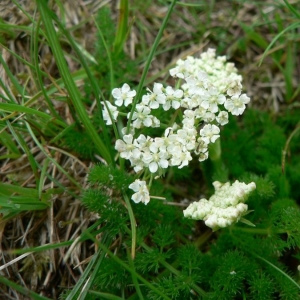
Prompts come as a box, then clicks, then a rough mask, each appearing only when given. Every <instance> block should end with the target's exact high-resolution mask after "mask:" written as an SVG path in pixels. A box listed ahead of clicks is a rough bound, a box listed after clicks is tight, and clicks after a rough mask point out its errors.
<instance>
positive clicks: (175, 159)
mask: <svg viewBox="0 0 300 300" xmlns="http://www.w3.org/2000/svg"><path fill="white" fill-rule="evenodd" d="M169 149H170V147H169ZM170 150H171V151H170V153H171V154H172V158H171V162H170V165H172V166H178V169H181V168H183V167H184V166H187V165H188V164H189V161H191V160H192V156H191V153H190V152H189V151H187V150H186V149H185V148H184V147H182V146H179V145H176V146H174V147H173V148H172V149H170Z"/></svg>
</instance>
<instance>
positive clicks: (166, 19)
mask: <svg viewBox="0 0 300 300" xmlns="http://www.w3.org/2000/svg"><path fill="white" fill-rule="evenodd" d="M176 2H177V0H173V1H172V3H171V5H170V7H169V9H168V12H167V14H166V16H165V18H164V20H163V23H162V25H161V27H160V29H159V32H158V34H157V36H156V38H155V41H154V43H153V46H152V48H151V50H150V53H149V56H148V59H147V61H146V65H145V68H144V70H143V73H142V76H141V80H140V83H139V85H138V88H137V92H136V96H135V98H134V101H133V103H132V108H131V111H130V116H129V120H128V123H127V133H128V132H130V125H131V120H132V116H133V112H134V110H135V107H136V105H137V103H138V101H139V99H140V97H141V94H142V88H143V86H144V82H145V79H146V76H147V73H148V70H149V68H150V64H151V62H152V59H153V57H154V54H155V51H156V49H157V47H158V44H159V41H160V39H161V37H162V34H163V32H164V29H165V28H166V26H167V23H168V21H169V18H170V16H171V13H172V11H173V8H174V6H175V4H176Z"/></svg>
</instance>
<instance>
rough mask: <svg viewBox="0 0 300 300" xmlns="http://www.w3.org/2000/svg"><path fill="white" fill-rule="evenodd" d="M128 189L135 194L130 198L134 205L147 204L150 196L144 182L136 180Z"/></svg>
mask: <svg viewBox="0 0 300 300" xmlns="http://www.w3.org/2000/svg"><path fill="white" fill-rule="evenodd" d="M129 188H130V189H132V190H133V191H134V192H135V193H134V194H133V195H132V197H131V199H132V200H133V201H134V202H135V203H139V202H143V203H144V204H145V205H147V204H148V203H149V201H150V195H149V191H148V188H147V185H146V181H142V180H139V179H136V180H135V181H134V182H133V183H131V184H130V185H129Z"/></svg>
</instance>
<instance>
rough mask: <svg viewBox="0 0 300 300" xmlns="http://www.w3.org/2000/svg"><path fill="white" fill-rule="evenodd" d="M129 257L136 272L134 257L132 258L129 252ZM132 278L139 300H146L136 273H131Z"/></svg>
mask: <svg viewBox="0 0 300 300" xmlns="http://www.w3.org/2000/svg"><path fill="white" fill-rule="evenodd" d="M127 257H128V261H129V265H130V267H131V268H132V270H134V271H135V266H134V262H133V259H132V257H131V256H130V254H129V252H127ZM131 277H132V281H133V284H134V287H135V290H136V293H137V294H138V296H139V299H140V300H144V297H143V294H142V292H141V289H140V286H139V282H138V280H137V277H136V273H131Z"/></svg>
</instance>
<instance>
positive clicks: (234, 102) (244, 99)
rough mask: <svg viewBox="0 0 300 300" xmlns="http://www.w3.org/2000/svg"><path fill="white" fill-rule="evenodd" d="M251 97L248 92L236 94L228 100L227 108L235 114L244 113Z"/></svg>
mask: <svg viewBox="0 0 300 300" xmlns="http://www.w3.org/2000/svg"><path fill="white" fill-rule="evenodd" d="M249 101H250V98H249V97H248V96H247V95H246V94H242V95H234V96H232V97H231V99H230V100H226V102H225V105H224V106H225V108H226V109H227V110H228V111H229V112H231V114H233V115H234V116H239V115H242V114H243V112H244V110H245V108H246V105H245V104H248V103H249Z"/></svg>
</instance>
